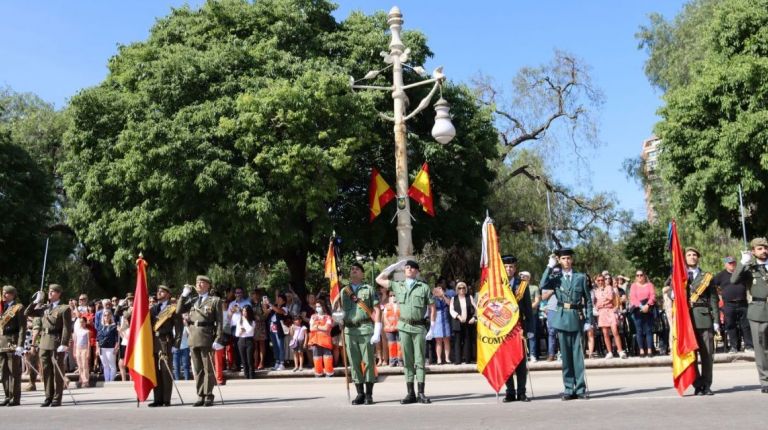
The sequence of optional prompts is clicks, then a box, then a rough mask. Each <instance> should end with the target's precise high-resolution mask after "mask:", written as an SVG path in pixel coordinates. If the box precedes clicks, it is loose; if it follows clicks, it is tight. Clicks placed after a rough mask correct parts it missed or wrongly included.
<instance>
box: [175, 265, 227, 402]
mask: <svg viewBox="0 0 768 430" xmlns="http://www.w3.org/2000/svg"><path fill="white" fill-rule="evenodd" d="M195 290H196V291H197V294H198V295H197V296H196V297H192V296H190V294H191V293H192V286H190V285H185V286H184V291H183V292H182V293H181V297H179V299H178V303H177V306H176V314H177V315H178V316H179V317H181V316H182V315H183V314H185V313H189V326H188V327H189V348H190V353H191V354H192V367H193V368H194V369H195V385H196V386H197V396H198V398H199V399H198V401H197V402H196V403H195V404H194V405H193V406H196V407H197V406H203V405H205V406H213V385H214V383H215V380H214V378H216V375H215V372H214V370H213V357H212V350H216V351H218V350H220V349H223V348H224V340H223V335H224V315H223V312H222V306H221V299H219V298H218V297H215V296H213V295H212V294H210V290H211V279H210V278H209V277H207V276H204V275H200V276H198V277H197V279H196V282H195Z"/></svg>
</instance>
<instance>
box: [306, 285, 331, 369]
mask: <svg viewBox="0 0 768 430" xmlns="http://www.w3.org/2000/svg"><path fill="white" fill-rule="evenodd" d="M332 328H333V320H332V319H331V316H330V315H329V312H328V306H327V305H326V303H325V300H317V301H316V302H315V313H314V314H313V315H312V316H311V317H309V341H308V342H307V344H308V345H309V347H310V348H312V362H313V363H314V369H315V377H316V378H319V377H321V376H323V375H325V376H326V377H327V378H330V377H331V376H333V353H332V350H333V343H332V341H331V329H332Z"/></svg>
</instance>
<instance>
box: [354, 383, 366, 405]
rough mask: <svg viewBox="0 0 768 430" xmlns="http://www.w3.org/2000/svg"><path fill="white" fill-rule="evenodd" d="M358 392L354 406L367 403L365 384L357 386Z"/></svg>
mask: <svg viewBox="0 0 768 430" xmlns="http://www.w3.org/2000/svg"><path fill="white" fill-rule="evenodd" d="M355 389H356V390H357V397H355V398H354V399H353V400H352V404H353V405H362V404H363V403H364V402H365V393H364V392H363V384H355Z"/></svg>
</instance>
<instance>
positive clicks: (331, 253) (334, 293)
mask: <svg viewBox="0 0 768 430" xmlns="http://www.w3.org/2000/svg"><path fill="white" fill-rule="evenodd" d="M335 239H336V238H335V237H332V238H331V243H329V244H328V253H327V254H326V256H325V277H326V278H328V280H329V281H330V283H331V307H333V305H334V304H336V300H338V299H339V291H340V289H339V272H338V270H337V267H338V266H337V263H336V246H335V245H334V242H335Z"/></svg>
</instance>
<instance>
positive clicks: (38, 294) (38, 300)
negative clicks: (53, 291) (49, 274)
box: [32, 290, 44, 304]
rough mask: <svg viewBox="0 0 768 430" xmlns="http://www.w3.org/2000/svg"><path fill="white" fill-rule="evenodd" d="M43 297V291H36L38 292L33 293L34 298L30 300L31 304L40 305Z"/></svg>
mask: <svg viewBox="0 0 768 430" xmlns="http://www.w3.org/2000/svg"><path fill="white" fill-rule="evenodd" d="M43 296H44V294H43V291H42V290H41V291H38V292H36V293H35V295H34V297H33V298H32V303H34V304H39V303H41V302H42V301H43Z"/></svg>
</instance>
